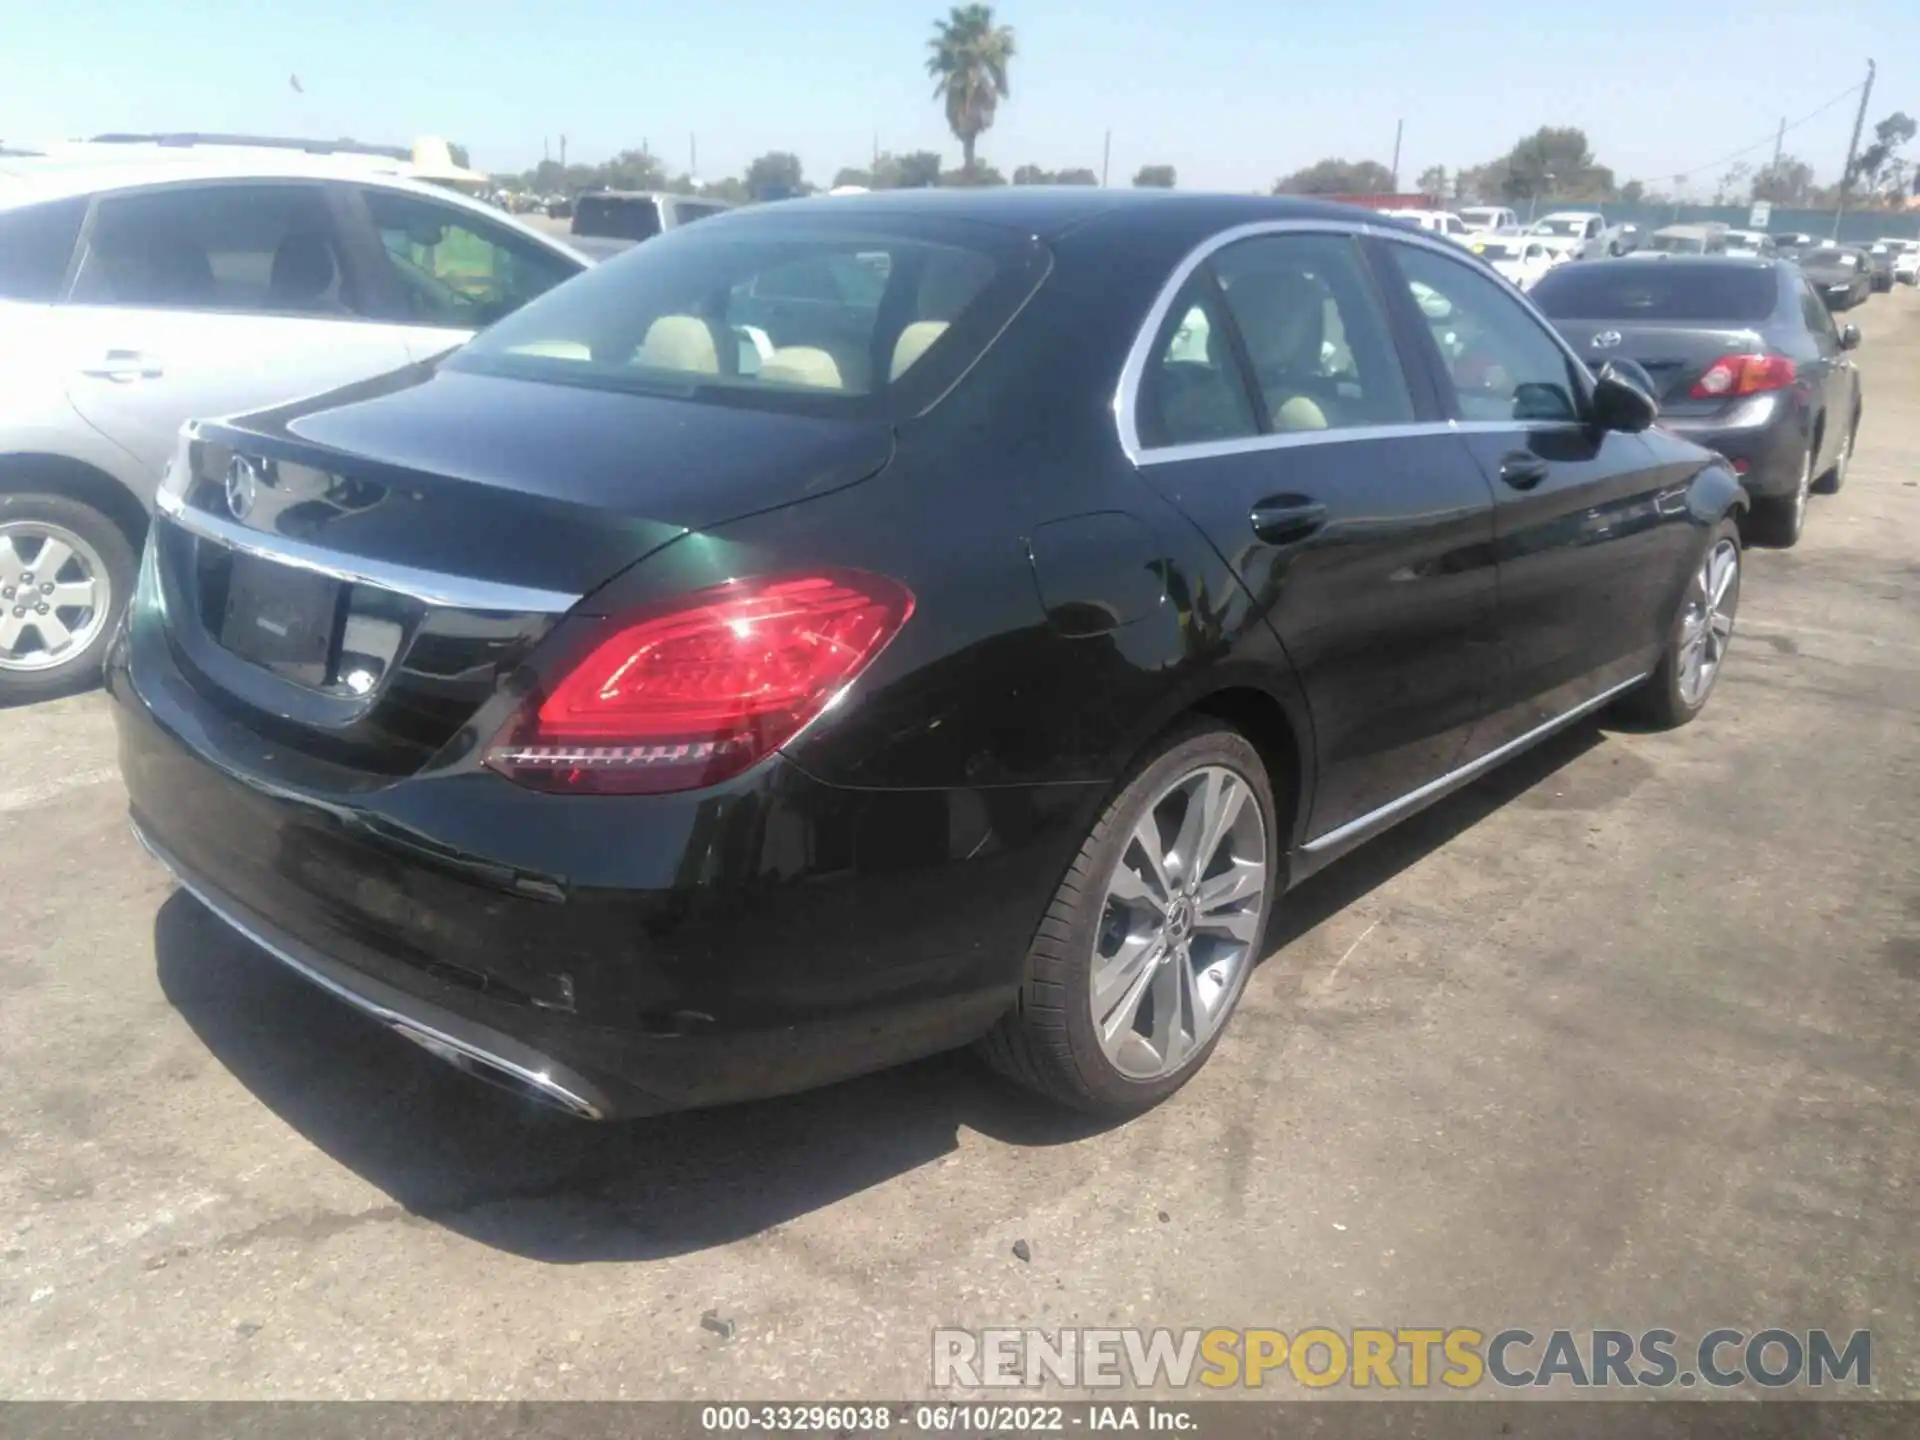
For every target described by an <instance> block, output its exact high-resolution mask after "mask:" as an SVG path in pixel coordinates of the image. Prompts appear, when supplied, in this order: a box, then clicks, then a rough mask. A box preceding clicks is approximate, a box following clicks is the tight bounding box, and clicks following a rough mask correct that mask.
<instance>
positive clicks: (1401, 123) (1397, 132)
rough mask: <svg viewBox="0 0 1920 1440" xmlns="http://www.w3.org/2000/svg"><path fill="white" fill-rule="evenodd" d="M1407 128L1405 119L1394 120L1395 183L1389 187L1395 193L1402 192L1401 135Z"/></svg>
mask: <svg viewBox="0 0 1920 1440" xmlns="http://www.w3.org/2000/svg"><path fill="white" fill-rule="evenodd" d="M1406 128H1407V122H1406V121H1405V120H1396V121H1394V122H1393V183H1392V184H1391V185H1389V186H1388V187H1387V189H1388V191H1389V192H1390V193H1392V194H1394V195H1398V194H1399V193H1400V137H1401V135H1403V134H1404V133H1405V132H1406Z"/></svg>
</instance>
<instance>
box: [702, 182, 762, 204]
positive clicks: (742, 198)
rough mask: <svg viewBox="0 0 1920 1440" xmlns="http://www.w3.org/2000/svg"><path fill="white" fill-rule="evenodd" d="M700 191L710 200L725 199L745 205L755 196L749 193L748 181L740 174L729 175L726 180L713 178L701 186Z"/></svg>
mask: <svg viewBox="0 0 1920 1440" xmlns="http://www.w3.org/2000/svg"><path fill="white" fill-rule="evenodd" d="M700 193H701V194H702V195H704V196H706V197H707V198H708V199H709V200H725V201H726V202H728V203H729V204H731V205H744V204H746V203H747V202H748V201H749V200H751V199H752V198H753V196H752V195H750V194H748V193H747V186H746V182H745V181H743V180H742V179H741V178H740V177H739V176H738V175H729V176H727V178H726V179H724V180H711V181H709V182H707V183H706V184H705V185H702V186H701V187H700Z"/></svg>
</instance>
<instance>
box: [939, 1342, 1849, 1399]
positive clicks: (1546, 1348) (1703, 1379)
mask: <svg viewBox="0 0 1920 1440" xmlns="http://www.w3.org/2000/svg"><path fill="white" fill-rule="evenodd" d="M933 1383H934V1385H935V1386H937V1387H939V1388H942V1389H948V1388H952V1389H1017V1388H1023V1387H1030V1386H1040V1385H1060V1386H1065V1387H1068V1388H1070V1389H1103V1388H1117V1387H1121V1386H1126V1387H1130V1388H1135V1389H1154V1388H1157V1387H1169V1388H1173V1389H1184V1388H1186V1387H1188V1386H1194V1385H1198V1386H1202V1387H1205V1388H1208V1389H1214V1390H1221V1389H1227V1388H1232V1387H1238V1388H1245V1389H1259V1388H1261V1387H1263V1386H1280V1385H1303V1386H1306V1387H1308V1388H1309V1389H1325V1388H1327V1387H1330V1386H1335V1385H1347V1386H1351V1387H1353V1388H1354V1389H1360V1390H1365V1389H1399V1388H1402V1387H1405V1388H1408V1389H1414V1390H1424V1389H1437V1390H1438V1391H1439V1392H1440V1393H1445V1392H1446V1391H1448V1390H1454V1391H1459V1390H1470V1389H1473V1388H1475V1387H1477V1386H1481V1385H1487V1384H1492V1385H1496V1386H1499V1387H1501V1388H1504V1389H1522V1388H1540V1387H1550V1386H1569V1387H1573V1388H1576V1389H1588V1388H1595V1387H1604V1388H1632V1389H1639V1388H1653V1389H1661V1388H1667V1387H1678V1388H1691V1387H1695V1386H1702V1385H1704V1386H1708V1387H1711V1388H1715V1389H1728V1388H1731V1387H1734V1386H1742V1385H1758V1386H1761V1387H1764V1388H1769V1389H1778V1388H1780V1387H1783V1386H1789V1385H1799V1384H1805V1385H1813V1386H1824V1385H1840V1384H1845V1385H1853V1386H1858V1387H1862V1388H1864V1387H1867V1386H1870V1385H1871V1384H1872V1383H1873V1335H1872V1332H1870V1331H1867V1330H1855V1331H1852V1332H1850V1333H1849V1334H1847V1335H1846V1336H1845V1337H1844V1338H1839V1337H1836V1336H1835V1335H1834V1334H1833V1333H1831V1332H1828V1331H1826V1330H1806V1331H1796V1330H1786V1329H1780V1328H1766V1329H1760V1330H1754V1331H1746V1330H1735V1329H1721V1330H1710V1331H1708V1332H1707V1333H1706V1334H1704V1335H1702V1336H1700V1337H1699V1338H1698V1339H1695V1340H1683V1339H1682V1338H1681V1337H1680V1336H1679V1335H1678V1334H1676V1333H1675V1332H1674V1331H1672V1330H1666V1329H1660V1328H1654V1329H1647V1330H1639V1331H1631V1330H1613V1329H1593V1330H1570V1329H1554V1330H1548V1329H1540V1330H1535V1329H1529V1328H1526V1327H1520V1326H1513V1327H1509V1328H1506V1329H1503V1330H1485V1329H1480V1328H1476V1327H1472V1326H1455V1327H1451V1328H1444V1329H1443V1328H1439V1327H1433V1328H1426V1327H1419V1328H1399V1329H1367V1328H1358V1329H1352V1330H1336V1329H1333V1328H1330V1327H1326V1326H1310V1327H1308V1328H1307V1329H1304V1330H1298V1331H1294V1332H1293V1333H1291V1334H1289V1333H1288V1332H1286V1331H1284V1330H1264V1329H1247V1330H1233V1329H1221V1328H1216V1329H1211V1330H1197V1329H1195V1330H1164V1329H1160V1330H1137V1329H1131V1330H1129V1329H1063V1330H1028V1329H1018V1328H1006V1329H984V1330H936V1331H934V1332H933Z"/></svg>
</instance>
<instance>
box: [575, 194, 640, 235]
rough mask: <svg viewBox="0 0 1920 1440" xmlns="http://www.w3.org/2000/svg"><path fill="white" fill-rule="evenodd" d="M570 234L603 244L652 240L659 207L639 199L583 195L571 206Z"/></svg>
mask: <svg viewBox="0 0 1920 1440" xmlns="http://www.w3.org/2000/svg"><path fill="white" fill-rule="evenodd" d="M573 233H574V234H576V235H586V236H589V237H592V238H596V239H604V240H651V239H652V238H653V237H654V236H656V235H658V234H659V233H660V207H659V206H658V205H657V204H655V203H654V202H653V200H651V199H649V198H647V197H645V196H640V195H582V196H581V197H580V198H579V199H577V200H575V201H574V202H573Z"/></svg>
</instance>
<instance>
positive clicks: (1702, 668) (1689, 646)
mask: <svg viewBox="0 0 1920 1440" xmlns="http://www.w3.org/2000/svg"><path fill="white" fill-rule="evenodd" d="M1739 582H1740V547H1739V545H1738V544H1737V543H1736V542H1735V541H1733V540H1732V539H1731V538H1723V539H1722V540H1721V541H1720V542H1719V543H1718V544H1717V545H1715V546H1714V547H1713V549H1711V550H1710V551H1708V552H1707V558H1706V559H1705V560H1703V561H1701V562H1700V570H1699V573H1697V574H1696V575H1695V576H1694V577H1693V583H1692V585H1691V586H1690V587H1689V589H1688V592H1687V603H1686V609H1685V611H1684V612H1683V613H1682V616H1681V621H1680V698H1681V699H1682V700H1684V701H1685V702H1686V703H1687V706H1688V708H1689V709H1698V708H1699V707H1700V706H1701V705H1702V704H1704V703H1705V702H1706V698H1707V693H1708V692H1709V691H1710V690H1712V689H1713V682H1714V679H1715V678H1716V677H1717V676H1718V675H1719V673H1720V662H1721V661H1722V660H1723V659H1725V658H1726V653H1727V645H1728V642H1730V641H1731V640H1732V639H1733V612H1734V607H1735V606H1736V605H1737V604H1738V603H1739V598H1740V583H1739Z"/></svg>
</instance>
